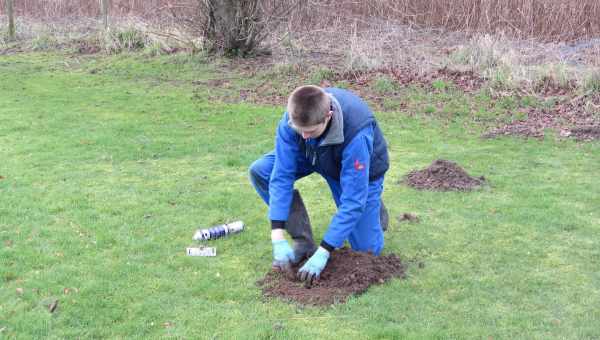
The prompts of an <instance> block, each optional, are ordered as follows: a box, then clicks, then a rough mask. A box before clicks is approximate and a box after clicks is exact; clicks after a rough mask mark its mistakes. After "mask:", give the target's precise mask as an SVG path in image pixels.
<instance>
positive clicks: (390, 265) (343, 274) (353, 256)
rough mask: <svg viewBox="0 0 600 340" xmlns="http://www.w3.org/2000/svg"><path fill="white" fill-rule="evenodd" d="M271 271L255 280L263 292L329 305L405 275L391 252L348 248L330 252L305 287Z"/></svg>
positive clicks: (288, 275) (291, 274)
mask: <svg viewBox="0 0 600 340" xmlns="http://www.w3.org/2000/svg"><path fill="white" fill-rule="evenodd" d="M301 265H302V264H300V265H298V266H297V267H294V268H292V270H291V271H290V272H289V273H282V272H275V271H271V272H269V273H267V274H266V275H265V277H264V279H262V280H260V281H258V282H257V283H258V285H259V286H260V287H261V288H262V291H263V295H264V296H268V297H279V298H283V299H285V300H291V301H294V302H297V303H299V304H302V305H320V306H324V305H331V304H333V303H343V302H346V300H347V298H348V297H349V296H351V295H356V294H361V293H363V292H365V291H366V290H367V289H368V288H369V287H370V286H371V285H373V284H381V283H384V282H385V281H388V280H390V279H392V278H394V277H399V278H404V277H405V266H404V265H403V264H402V262H401V261H400V258H398V256H396V255H395V254H390V255H385V256H374V255H373V254H368V253H362V252H355V251H353V250H351V249H349V248H342V249H339V250H336V251H334V252H333V253H332V254H331V258H330V259H329V262H328V263H327V266H326V267H325V269H324V270H323V272H322V273H321V277H320V278H319V279H318V280H317V281H314V282H313V284H312V286H310V287H308V286H306V285H305V284H304V283H302V282H301V281H299V280H298V279H297V278H296V276H295V274H296V273H297V272H298V269H300V267H301Z"/></svg>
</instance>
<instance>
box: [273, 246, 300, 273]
mask: <svg viewBox="0 0 600 340" xmlns="http://www.w3.org/2000/svg"><path fill="white" fill-rule="evenodd" d="M271 243H272V244H273V269H282V270H285V269H287V268H289V267H290V265H291V263H292V262H294V261H295V260H296V258H295V257H294V250H293V249H292V247H290V244H289V243H288V241H287V240H277V241H272V242H271Z"/></svg>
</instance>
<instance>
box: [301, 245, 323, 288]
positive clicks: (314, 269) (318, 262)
mask: <svg viewBox="0 0 600 340" xmlns="http://www.w3.org/2000/svg"><path fill="white" fill-rule="evenodd" d="M328 260H329V252H328V251H327V250H326V249H325V248H323V247H319V249H317V251H316V252H315V253H314V254H313V256H311V257H310V259H308V261H306V263H305V264H304V266H302V268H300V270H299V271H298V277H299V278H300V280H302V281H306V282H307V283H308V284H312V282H313V280H314V279H318V278H319V276H320V275H321V271H323V268H325V265H327V261H328Z"/></svg>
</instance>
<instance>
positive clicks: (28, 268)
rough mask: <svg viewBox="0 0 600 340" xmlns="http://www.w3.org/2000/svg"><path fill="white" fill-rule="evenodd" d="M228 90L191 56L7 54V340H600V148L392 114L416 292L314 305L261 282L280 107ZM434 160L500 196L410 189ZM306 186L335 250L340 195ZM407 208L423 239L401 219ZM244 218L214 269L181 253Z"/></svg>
mask: <svg viewBox="0 0 600 340" xmlns="http://www.w3.org/2000/svg"><path fill="white" fill-rule="evenodd" d="M220 76H222V69H221V68H220V67H217V66H215V65H214V64H208V63H206V62H205V61H203V60H201V59H198V60H194V59H192V58H188V57H185V56H164V57H158V58H152V59H149V58H145V57H138V56H128V55H123V56H111V57H87V58H83V57H77V58H76V57H72V56H65V55H56V54H21V55H13V56H2V57H0V176H1V177H0V283H1V286H0V338H19V339H30V338H68V339H72V338H171V337H172V338H203V339H302V338H307V339H432V338H434V339H463V338H469V339H471V338H477V339H482V338H483V339H488V338H490V339H492V338H493V339H511V338H520V339H548V338H556V339H565V338H569V339H598V338H600V327H599V326H598V325H600V308H598V307H599V306H600V209H599V207H600V181H599V179H598V175H599V174H600V172H599V171H600V170H599V169H600V149H599V146H600V145H599V143H598V142H595V143H586V144H578V143H576V142H573V141H557V140H555V139H554V138H551V137H550V138H546V140H544V141H536V140H529V141H524V140H520V139H513V138H503V139H496V140H483V139H480V138H479V132H480V130H481V129H480V128H479V127H478V126H477V125H473V123H472V120H471V118H473V117H469V116H468V114H467V116H465V115H462V116H453V117H449V118H447V117H446V118H443V119H442V118H435V117H434V116H432V115H427V116H421V115H412V116H411V115H407V114H405V113H402V112H398V113H393V112H385V113H377V116H378V118H379V120H380V121H381V125H382V128H383V130H384V133H385V135H386V137H387V139H388V141H389V144H390V157H391V168H390V171H389V172H388V175H387V177H386V182H385V187H386V189H385V192H384V198H385V202H386V205H387V206H388V209H389V210H390V214H391V216H392V219H391V226H390V230H389V231H388V232H387V233H386V235H385V242H386V247H385V250H384V253H390V252H394V253H397V254H399V255H400V256H401V257H402V258H403V259H404V260H405V261H407V263H408V264H409V269H408V277H407V279H406V280H392V281H390V282H388V283H385V284H383V285H380V286H376V287H372V288H371V289H369V291H368V292H366V293H365V294H363V295H361V296H357V297H353V298H351V299H350V300H349V302H348V303H346V304H342V305H334V306H331V307H328V308H316V307H302V306H298V305H295V304H293V303H288V302H285V301H281V300H277V299H275V300H272V299H265V298H263V297H262V296H261V292H260V289H259V288H258V287H257V286H256V281H257V280H258V279H260V278H262V277H263V276H264V274H265V273H266V272H267V271H268V270H270V265H271V244H270V238H269V235H270V227H269V224H268V221H267V218H266V213H267V209H266V207H265V206H264V204H263V203H262V201H261V200H260V199H259V198H258V196H257V195H256V194H255V193H254V191H253V189H252V187H251V185H250V184H249V182H248V179H247V168H248V166H249V164H250V163H251V162H252V161H253V160H254V159H256V158H258V157H260V156H261V155H262V154H263V153H264V152H267V151H269V150H270V149H271V148H272V147H273V139H274V136H273V134H274V129H275V126H276V124H277V121H278V119H279V117H280V114H281V112H282V106H280V107H269V106H256V105H250V104H245V103H240V104H224V103H219V102H213V101H210V100H208V98H210V97H209V96H204V95H198V93H200V94H206V93H209V92H211V91H213V92H214V91H217V90H215V89H210V88H208V87H207V85H198V84H203V82H202V80H208V79H217V78H218V77H220ZM236 84H237V85H236V86H240V87H244V86H252V80H244V79H241V80H237V83H236ZM202 86H204V87H203V88H202ZM219 91H220V90H219ZM409 91H414V90H412V89H411V90H409ZM407 93H409V92H407ZM411 93H412V92H411ZM449 93H450V94H449ZM452 93H454V92H452V91H450V92H447V93H445V94H444V96H446V97H444V98H446V99H445V100H451V99H452V98H450V99H448V98H447V97H448V96H450V97H452V96H458V97H457V98H459V97H460V98H462V97H461V96H463V94H460V93H456V94H452ZM419 100H421V103H420V105H417V104H418V103H415V101H416V102H418V101H419ZM429 100H431V98H430V97H428V96H427V95H422V94H421V95H419V96H417V95H413V97H412V106H411V107H428V106H429V103H428V101H429ZM455 102H456V103H458V104H456V103H455V105H464V106H465V107H464V108H462V110H463V111H465V112H475V113H476V114H477V115H482V114H483V115H484V116H485V110H486V109H485V108H469V107H468V106H469V102H468V101H465V100H462V99H461V100H456V101H455ZM463 102H464V104H460V103H463ZM456 110H460V109H456ZM415 117H416V118H415ZM419 117H421V118H419ZM437 158H444V159H450V160H453V161H456V162H458V163H459V164H460V165H461V166H463V167H464V168H465V169H466V170H467V171H468V172H469V173H471V174H472V175H475V176H481V175H484V176H485V177H486V178H487V179H488V180H489V183H490V185H489V186H487V187H485V188H483V189H481V190H478V191H475V192H471V193H437V192H420V191H416V190H413V189H411V188H408V187H406V186H404V185H401V184H399V183H398V182H399V181H400V180H401V178H402V177H403V176H404V175H405V174H406V173H407V172H408V171H410V170H412V169H417V168H423V167H425V166H427V165H429V163H431V161H433V160H434V159H437ZM298 187H299V188H300V190H301V191H302V193H303V196H304V197H305V202H306V203H307V205H308V209H309V212H310V215H311V219H312V221H313V225H314V228H315V229H316V231H315V232H316V235H317V238H318V239H320V237H321V236H322V234H323V232H324V231H325V228H326V227H327V224H328V221H329V219H330V217H331V215H332V214H333V213H334V205H333V202H332V200H331V199H330V195H329V189H328V188H327V186H326V185H325V182H324V181H323V180H322V179H320V178H318V177H316V176H312V177H309V178H307V179H303V180H302V181H300V182H299V183H298ZM404 212H412V213H415V214H417V215H418V216H419V217H420V220H421V221H420V223H400V222H398V221H397V220H396V219H395V218H393V217H395V216H397V215H400V214H402V213H404ZM237 219H241V220H243V221H244V222H245V223H246V230H245V231H244V232H243V233H241V234H237V235H234V236H232V237H229V238H225V239H220V240H216V241H214V242H213V244H214V245H215V246H216V247H217V257H215V258H194V257H186V256H185V248H186V247H187V246H190V245H193V244H194V243H193V242H192V241H191V237H192V235H193V233H194V231H195V229H196V228H198V227H206V226H211V225H213V224H218V223H222V222H227V221H232V220H237ZM418 262H422V263H424V265H425V266H424V268H419V266H417V265H416V263H418ZM55 300H58V301H59V302H58V307H57V309H56V310H55V312H54V313H50V312H49V311H48V307H47V306H48V305H49V304H50V303H52V302H53V301H55Z"/></svg>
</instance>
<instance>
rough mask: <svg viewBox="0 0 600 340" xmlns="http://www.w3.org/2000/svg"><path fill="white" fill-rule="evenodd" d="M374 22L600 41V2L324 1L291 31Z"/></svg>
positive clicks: (133, 2) (29, 12) (116, 1)
mask: <svg viewBox="0 0 600 340" xmlns="http://www.w3.org/2000/svg"><path fill="white" fill-rule="evenodd" d="M4 1H6V0H1V2H4ZM111 2H112V5H111V10H110V12H111V15H113V16H128V15H135V16H138V17H144V18H147V19H156V18H161V17H168V16H169V13H170V12H171V11H172V10H173V9H176V10H177V11H179V12H180V13H182V12H183V13H185V12H189V13H188V14H190V15H192V14H193V12H194V11H196V10H197V8H198V6H199V5H200V4H201V3H202V0H112V1H111ZM286 2H290V3H291V0H281V1H278V2H273V3H286ZM15 6H16V11H17V15H24V16H31V17H37V18H64V17H82V16H83V17H98V16H99V15H100V4H99V1H97V0H52V1H51V0H19V1H15ZM0 8H4V6H0ZM2 11H3V9H2ZM0 14H2V15H4V13H2V12H0ZM374 18H377V19H381V20H393V21H395V22H399V23H405V24H416V25H420V26H425V27H443V28H447V29H451V30H464V31H471V32H490V33H494V32H499V31H501V32H504V33H507V34H510V35H513V36H515V37H519V38H532V37H534V38H541V39H544V40H573V39H579V38H590V37H597V36H600V2H599V1H597V0H427V1H421V0H394V1H392V0H371V1H354V0H324V1H319V2H316V1H314V2H309V3H308V4H307V5H305V6H302V7H301V8H299V9H298V10H297V11H296V12H295V13H293V14H291V15H290V20H291V21H290V27H296V28H298V30H302V29H306V28H307V27H310V28H318V27H324V26H326V25H327V24H329V23H331V22H332V21H337V22H339V21H351V22H355V23H356V24H359V25H360V23H361V22H365V21H366V19H374Z"/></svg>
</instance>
